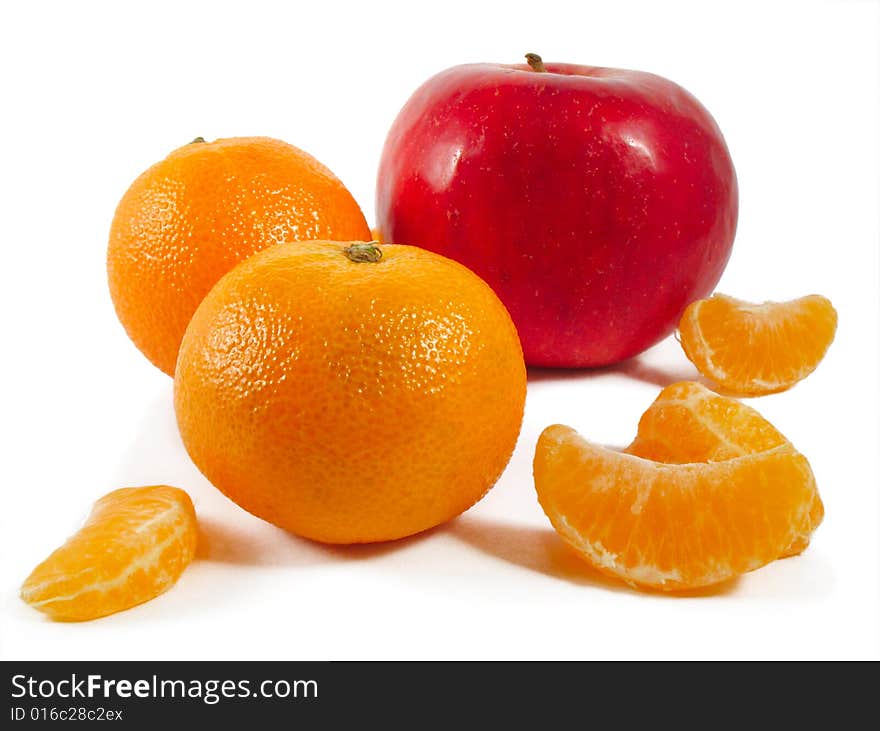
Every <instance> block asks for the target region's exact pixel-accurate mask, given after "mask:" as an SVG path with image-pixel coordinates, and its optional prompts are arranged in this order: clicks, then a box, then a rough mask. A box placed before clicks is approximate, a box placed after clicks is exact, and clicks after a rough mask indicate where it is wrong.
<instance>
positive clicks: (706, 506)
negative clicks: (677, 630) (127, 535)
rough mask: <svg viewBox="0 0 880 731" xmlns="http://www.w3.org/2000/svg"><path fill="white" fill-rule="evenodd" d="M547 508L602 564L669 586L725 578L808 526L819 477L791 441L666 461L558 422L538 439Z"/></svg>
mask: <svg viewBox="0 0 880 731" xmlns="http://www.w3.org/2000/svg"><path fill="white" fill-rule="evenodd" d="M534 475H535V488H536V489H537V492H538V499H539V501H540V503H541V506H542V507H543V509H544V512H545V513H546V514H547V516H548V517H549V518H550V521H551V523H552V524H553V526H554V528H556V530H557V532H558V533H559V534H560V535H561V536H562V537H563V538H564V539H565V540H566V541H567V542H568V543H569V544H570V545H571V546H572V547H573V548H574V549H575V551H576V552H577V553H578V554H579V555H580V556H581V557H583V558H584V559H585V560H587V561H588V562H589V563H591V564H592V565H593V566H595V567H596V568H597V569H599V570H600V571H602V572H604V573H606V574H609V575H611V576H615V577H617V578H620V579H622V580H623V581H625V582H627V583H628V584H630V585H632V586H636V587H647V588H652V589H660V590H663V591H674V590H683V589H691V588H696V587H700V586H707V585H711V584H717V583H719V582H722V581H725V580H726V579H729V578H731V577H733V576H736V575H738V574H742V573H745V572H747V571H752V570H754V569H756V568H759V567H761V566H764V565H765V564H767V563H769V562H771V561H773V560H775V559H776V558H778V557H779V556H780V555H781V554H782V553H783V552H784V551H785V550H787V549H788V547H790V546H791V545H792V543H793V542H794V541H795V540H796V539H797V537H798V536H801V535H804V534H805V533H808V530H809V525H810V510H811V508H812V506H813V500H814V497H815V495H816V485H815V481H814V479H813V474H812V471H811V470H810V466H809V464H808V463H807V460H806V459H804V457H803V456H802V455H800V454H798V453H797V452H796V451H794V449H793V448H792V447H791V445H788V444H784V445H781V446H779V447H775V448H773V449H770V450H768V451H765V452H761V453H758V454H754V455H747V456H743V457H736V458H734V459H730V460H726V461H723V462H710V463H702V464H681V465H671V464H661V463H657V462H652V461H649V460H645V459H641V458H640V457H636V456H634V455H630V454H624V453H620V452H615V451H611V450H609V449H605V448H603V447H599V446H596V445H593V444H591V443H590V442H588V441H586V440H585V439H583V438H582V437H581V436H580V435H578V434H577V432H575V431H574V430H573V429H571V428H569V427H566V426H560V425H556V426H551V427H548V428H547V429H545V430H544V432H543V434H541V437H540V439H539V440H538V446H537V450H536V452H535V461H534Z"/></svg>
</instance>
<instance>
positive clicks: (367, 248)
mask: <svg viewBox="0 0 880 731" xmlns="http://www.w3.org/2000/svg"><path fill="white" fill-rule="evenodd" d="M342 251H343V253H344V254H345V255H346V256H347V257H348V258H349V259H350V260H351V261H353V262H354V263H355V264H368V263H369V264H375V263H376V262H377V261H379V260H380V259H381V258H382V249H380V248H379V242H378V241H369V242H364V243H358V244H352V245H351V246H346V247H345V248H344V249H343V250H342Z"/></svg>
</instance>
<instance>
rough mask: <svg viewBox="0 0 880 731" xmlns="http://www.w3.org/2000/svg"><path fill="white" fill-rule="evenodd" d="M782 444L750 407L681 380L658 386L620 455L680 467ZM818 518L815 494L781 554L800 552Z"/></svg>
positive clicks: (821, 511) (781, 438)
mask: <svg viewBox="0 0 880 731" xmlns="http://www.w3.org/2000/svg"><path fill="white" fill-rule="evenodd" d="M787 444H789V442H788V440H787V439H786V438H785V437H784V436H783V435H782V434H780V433H779V431H777V429H776V428H775V427H774V426H773V425H772V424H771V423H770V422H769V421H767V420H766V419H765V418H764V417H763V416H761V415H760V414H759V413H758V412H757V411H755V410H754V409H753V408H751V407H749V406H746V405H745V404H743V403H741V402H740V401H737V400H735V399H731V398H726V397H725V396H719V395H718V394H717V393H714V392H712V391H710V390H709V389H708V388H706V387H705V386H703V385H701V384H699V383H694V382H693V381H683V382H681V383H674V384H672V385H671V386H667V387H666V388H664V389H663V390H662V391H661V392H660V395H659V396H657V398H656V399H655V401H654V403H652V404H651V406H650V407H649V408H648V410H647V411H646V412H645V413H644V414H642V418H641V419H640V420H639V431H638V434H637V436H636V438H635V440H634V441H633V443H632V444H630V446H629V447H627V449H626V451H627V452H628V453H629V454H634V455H636V456H637V457H642V458H644V459H650V460H654V461H656V462H667V463H671V464H681V463H687V462H720V461H723V460H726V459H733V458H735V457H744V456H746V455H749V454H756V453H760V452H765V451H767V450H770V449H773V448H775V447H779V446H782V445H787ZM824 515H825V509H824V506H823V505H822V499H821V498H820V497H819V493H818V491H817V492H816V493H815V494H814V496H813V502H812V504H811V506H810V521H809V524H808V525H807V530H806V531H805V532H804V533H802V534H800V535H798V536H796V537H795V540H794V542H793V543H792V544H791V545H790V546H788V547H787V548H786V549H785V551H783V553H782V554H781V555H782V556H792V555H795V554H798V553H801V552H802V551H803V550H804V549H805V548H806V547H807V546H808V545H809V543H810V536H811V535H812V533H813V531H815V530H816V528H818V527H819V524H820V523H821V522H822V518H823V517H824Z"/></svg>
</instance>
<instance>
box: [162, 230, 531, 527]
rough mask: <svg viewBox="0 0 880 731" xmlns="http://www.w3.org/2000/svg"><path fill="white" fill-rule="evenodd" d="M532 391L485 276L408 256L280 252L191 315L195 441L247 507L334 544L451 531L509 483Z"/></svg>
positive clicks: (181, 387)
mask: <svg viewBox="0 0 880 731" xmlns="http://www.w3.org/2000/svg"><path fill="white" fill-rule="evenodd" d="M525 390H526V371H525V365H524V363H523V356H522V350H521V348H520V344H519V339H518V337H517V334H516V330H515V329H514V326H513V323H512V321H511V319H510V316H509V315H508V313H507V310H505V308H504V306H503V305H502V304H501V302H500V301H499V300H498V298H497V297H496V296H495V294H494V293H493V292H492V290H491V289H490V288H489V287H488V285H486V284H485V283H484V282H483V281H482V280H481V279H480V278H479V277H477V276H476V275H475V274H473V273H472V272H471V271H469V270H468V269H466V268H465V267H463V266H462V265H460V264H458V263H456V262H454V261H451V260H449V259H446V258H444V257H442V256H439V255H437V254H433V253H430V252H428V251H424V250H422V249H418V248H415V247H411V246H397V245H388V246H381V247H380V246H379V245H378V244H375V243H369V244H367V243H355V244H351V245H346V244H341V243H335V242H328V241H317V242H307V243H300V244H296V245H281V246H275V247H272V248H271V249H268V250H266V251H263V252H260V253H259V254H257V255H255V256H254V257H252V258H250V259H248V260H247V261H245V262H243V263H242V264H240V265H239V266H238V267H237V268H235V269H234V270H233V271H232V272H230V273H229V274H227V275H226V276H225V277H223V279H221V280H220V282H219V283H218V284H217V286H216V287H214V289H212V290H211V292H210V293H209V294H208V296H207V297H206V298H205V300H204V301H203V302H202V304H201V305H200V306H199V308H198V310H197V311H196V314H195V315H194V316H193V319H192V321H191V322H190V325H189V327H188V328H187V331H186V335H185V336H184V338H183V343H182V344H181V348H180V358H179V359H178V363H177V373H176V376H175V396H174V401H175V408H176V412H177V421H178V425H179V427H180V433H181V436H182V437H183V442H184V444H185V446H186V448H187V450H188V451H189V454H190V456H191V457H192V459H193V461H194V462H195V463H196V465H197V466H198V467H199V468H200V469H201V470H202V472H203V473H204V474H205V476H206V477H207V478H208V479H209V480H210V481H211V482H212V483H213V484H214V485H215V486H216V487H217V488H219V489H220V490H221V491H222V492H223V493H225V494H226V495H227V496H228V497H230V498H231V499H232V500H233V501H235V502H236V503H238V505H240V506H241V507H243V508H244V509H245V510H248V511H249V512H251V513H253V514H254V515H257V516H259V517H261V518H263V519H265V520H267V521H269V522H271V523H274V524H276V525H278V526H280V527H282V528H285V529H287V530H289V531H292V532H294V533H297V534H299V535H301V536H305V537H307V538H311V539H314V540H318V541H324V542H328V543H362V542H371V541H383V540H391V539H395V538H401V537H403V536H407V535H410V534H413V533H418V532H419V531H423V530H426V529H427V528H431V527H432V526H435V525H438V524H440V523H443V522H444V521H447V520H449V519H451V518H453V517H454V516H456V515H458V514H459V513H461V512H462V511H464V510H466V509H467V508H469V507H470V506H471V505H473V504H474V503H475V502H476V501H477V500H479V499H480V498H481V497H482V496H483V495H484V494H485V492H486V491H487V490H488V489H489V488H490V487H491V486H492V485H493V484H494V482H495V481H496V480H497V479H498V477H499V476H500V474H501V472H502V470H503V469H504V466H505V465H506V463H507V461H508V459H509V458H510V455H511V452H512V450H513V447H514V444H515V442H516V439H517V435H518V433H519V428H520V423H521V420H522V414H523V405H524V400H525Z"/></svg>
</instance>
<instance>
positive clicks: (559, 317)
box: [376, 63, 738, 367]
mask: <svg viewBox="0 0 880 731" xmlns="http://www.w3.org/2000/svg"><path fill="white" fill-rule="evenodd" d="M546 69H547V70H546V72H537V71H533V70H531V69H530V68H529V67H528V66H526V65H522V66H505V65H493V64H468V65H464V66H456V67H454V68H451V69H448V70H446V71H444V72H442V73H440V74H438V75H436V76H434V77H433V78H431V79H429V80H428V81H427V82H426V83H425V84H424V85H422V87H421V88H419V89H418V90H417V91H416V92H415V93H414V94H413V95H412V97H411V98H410V99H409V101H408V102H407V103H406V105H405V106H404V107H403V109H402V110H401V112H400V114H399V115H398V117H397V119H396V120H395V122H394V124H393V126H392V128H391V131H390V132H389V134H388V138H387V140H386V142H385V147H384V150H383V153H382V159H381V163H380V167H379V176H378V183H377V192H376V213H377V224H378V227H379V229H380V231H381V232H382V235H383V237H384V240H385V241H387V242H394V243H402V244H414V245H416V246H421V247H423V248H426V249H430V250H432V251H435V252H438V253H440V254H443V255H444V256H448V257H450V258H453V259H456V260H458V261H460V262H461V263H463V264H465V265H466V266H468V267H469V268H471V269H472V270H473V271H475V272H476V273H477V274H479V275H480V276H481V277H482V278H483V279H485V280H486V281H487V282H488V283H489V284H490V285H491V286H492V288H493V289H494V290H495V292H496V293H497V294H498V296H499V297H500V298H501V300H502V301H503V302H504V304H505V305H506V306H507V308H508V309H509V310H510V314H511V315H512V317H513V320H514V322H515V323H516V325H517V329H518V330H519V335H520V339H521V340H522V345H523V351H524V353H525V358H526V362H527V363H529V364H530V365H534V366H547V367H591V366H603V365H608V364H611V363H615V362H617V361H620V360H624V359H626V358H629V357H631V356H634V355H636V354H638V353H640V352H641V351H643V350H644V349H645V348H647V347H649V346H651V345H653V344H654V343H656V342H657V341H659V340H661V339H662V338H664V337H665V336H666V335H668V334H669V333H670V332H672V330H673V329H674V328H675V326H676V324H677V322H678V319H679V317H680V315H681V313H682V311H683V310H684V308H685V307H686V306H687V305H688V304H689V303H690V302H692V301H693V300H695V299H699V298H702V297H705V296H706V295H708V294H709V293H710V292H711V291H712V289H713V288H714V286H715V284H717V282H718V280H719V278H720V277H721V273H722V271H723V270H724V266H725V265H726V263H727V260H728V258H729V256H730V250H731V247H732V245H733V238H734V234H735V231H736V220H737V210H738V191H737V183H736V174H735V172H734V169H733V163H732V162H731V159H730V154H729V153H728V150H727V146H726V144H725V142H724V138H723V137H722V135H721V132H720V130H719V129H718V126H717V125H716V123H715V121H714V120H713V119H712V117H711V116H710V115H709V113H708V112H707V111H706V109H705V108H704V107H703V106H702V105H701V104H700V103H699V102H698V101H697V100H696V99H695V98H694V97H693V96H691V95H690V94H689V93H688V92H687V91H685V90H684V89H682V88H681V87H679V86H678V85H676V84H674V83H673V82H671V81H669V80H667V79H664V78H662V77H659V76H655V75H653V74H647V73H642V72H637V71H623V70H618V69H606V68H594V67H588V66H575V65H571V64H553V63H548V64H546Z"/></svg>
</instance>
